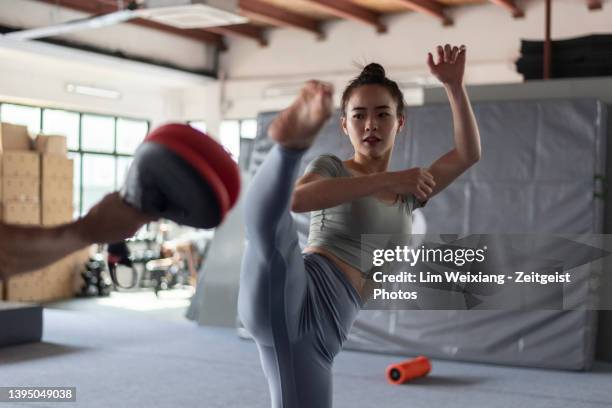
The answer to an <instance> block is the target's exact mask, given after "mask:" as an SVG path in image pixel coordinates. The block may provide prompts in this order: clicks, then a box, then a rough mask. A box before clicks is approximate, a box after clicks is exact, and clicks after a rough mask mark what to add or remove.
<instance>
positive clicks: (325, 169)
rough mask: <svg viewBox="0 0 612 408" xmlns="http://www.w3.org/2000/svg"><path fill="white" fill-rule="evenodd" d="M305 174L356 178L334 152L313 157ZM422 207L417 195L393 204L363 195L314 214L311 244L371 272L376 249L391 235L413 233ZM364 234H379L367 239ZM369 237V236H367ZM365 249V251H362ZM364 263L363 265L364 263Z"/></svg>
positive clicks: (311, 223) (311, 227) (312, 216)
mask: <svg viewBox="0 0 612 408" xmlns="http://www.w3.org/2000/svg"><path fill="white" fill-rule="evenodd" d="M305 173H317V174H320V175H322V176H325V177H352V174H351V173H350V172H349V171H348V170H347V169H346V167H345V166H344V164H343V163H342V161H341V160H340V159H339V158H338V157H336V156H333V155H322V156H319V157H317V158H316V159H315V160H313V161H312V162H311V163H310V164H309V165H308V167H306V170H305ZM420 206H421V203H420V202H419V201H418V200H417V199H416V198H415V197H414V196H413V195H409V196H405V197H402V198H401V199H398V200H397V201H396V202H395V203H393V204H389V203H384V202H382V201H380V200H378V199H377V198H375V197H362V198H359V199H357V200H354V201H351V202H348V203H343V204H340V205H337V206H335V207H331V208H325V209H322V210H317V211H312V212H311V213H310V231H309V234H308V246H318V247H324V248H325V249H327V250H328V251H330V252H331V253H333V254H334V255H336V256H337V257H338V258H340V259H341V260H343V261H344V262H346V263H348V264H349V265H351V266H352V267H354V268H355V269H357V270H359V271H361V272H362V273H363V274H364V275H366V276H368V275H369V274H370V269H371V264H370V265H368V264H369V262H368V261H367V260H368V259H371V256H372V250H373V249H374V248H376V247H379V248H380V247H383V248H384V247H385V246H386V245H388V244H389V243H390V242H388V241H385V242H381V241H380V240H381V239H383V240H386V239H387V237H388V235H390V234H404V235H405V234H410V233H411V230H412V211H413V210H414V209H416V208H418V207H420ZM362 234H377V235H375V236H368V237H367V239H364V241H363V243H364V245H363V246H362ZM363 238H366V237H363ZM362 251H363V253H362ZM362 263H363V265H362Z"/></svg>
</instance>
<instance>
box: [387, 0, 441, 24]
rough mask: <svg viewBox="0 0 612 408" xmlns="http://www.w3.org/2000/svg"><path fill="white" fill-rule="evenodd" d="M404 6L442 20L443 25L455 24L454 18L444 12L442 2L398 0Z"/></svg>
mask: <svg viewBox="0 0 612 408" xmlns="http://www.w3.org/2000/svg"><path fill="white" fill-rule="evenodd" d="M397 2H398V3H400V4H401V5H402V6H404V7H406V8H408V9H410V10H412V11H416V12H419V13H424V14H429V15H430V16H432V17H435V18H437V19H438V20H440V21H441V22H442V25H445V26H449V25H453V20H452V19H451V18H450V17H448V16H446V15H445V14H444V9H443V7H442V6H441V5H440V3H438V2H435V1H432V0H397Z"/></svg>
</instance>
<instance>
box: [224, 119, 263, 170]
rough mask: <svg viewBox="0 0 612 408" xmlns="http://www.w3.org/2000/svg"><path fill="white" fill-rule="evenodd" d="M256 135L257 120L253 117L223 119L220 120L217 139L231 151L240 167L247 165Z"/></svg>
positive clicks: (243, 167)
mask: <svg viewBox="0 0 612 408" xmlns="http://www.w3.org/2000/svg"><path fill="white" fill-rule="evenodd" d="M256 136H257V120H255V119H240V120H224V121H223V122H221V127H220V129H219V141H220V142H221V144H222V145H223V146H224V147H225V148H226V149H227V150H228V151H229V152H230V153H231V155H232V156H233V158H234V160H236V161H237V162H238V163H239V164H240V167H241V168H242V169H246V168H247V167H248V164H249V160H250V158H251V152H252V151H253V145H254V142H255V137H256Z"/></svg>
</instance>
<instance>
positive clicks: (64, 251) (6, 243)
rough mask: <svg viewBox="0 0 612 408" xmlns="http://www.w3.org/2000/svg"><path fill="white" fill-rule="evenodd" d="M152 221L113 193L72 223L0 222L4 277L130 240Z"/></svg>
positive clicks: (0, 262)
mask: <svg viewBox="0 0 612 408" xmlns="http://www.w3.org/2000/svg"><path fill="white" fill-rule="evenodd" d="M151 220H152V219H151V218H150V217H147V216H146V215H144V214H142V213H140V212H139V211H137V210H135V209H133V208H132V207H130V206H128V205H127V204H125V203H124V202H123V201H122V200H121V198H120V197H119V195H118V194H117V193H113V194H109V195H107V196H106V197H104V198H103V199H102V200H101V201H100V202H99V203H98V204H96V205H95V206H94V207H93V208H92V209H91V210H90V211H89V212H88V213H87V215H86V216H85V217H83V218H80V219H78V220H76V221H73V222H71V223H68V224H64V225H60V226H56V227H37V226H14V225H5V224H1V223H0V278H7V277H9V276H11V275H14V274H17V273H21V272H26V271H29V270H34V269H39V268H43V267H45V266H46V265H49V264H51V263H53V262H55V261H57V260H59V259H61V258H63V257H65V256H66V255H69V254H71V253H73V252H74V251H78V250H79V249H82V248H85V247H87V246H88V245H91V244H94V243H109V242H117V241H121V240H123V239H125V238H129V237H131V236H133V235H134V234H135V233H136V231H137V230H138V229H139V228H140V227H141V226H142V225H144V224H145V223H147V222H149V221H151Z"/></svg>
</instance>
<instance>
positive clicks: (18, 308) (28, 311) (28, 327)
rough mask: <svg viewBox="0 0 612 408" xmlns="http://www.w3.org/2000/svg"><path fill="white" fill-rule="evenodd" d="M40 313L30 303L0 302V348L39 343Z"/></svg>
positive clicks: (41, 322)
mask: <svg viewBox="0 0 612 408" xmlns="http://www.w3.org/2000/svg"><path fill="white" fill-rule="evenodd" d="M42 311H43V308H42V306H39V305H34V304H30V303H13V302H0V347H3V346H9V345H15V344H23V343H31V342H35V341H40V339H41V337H42V330H43V318H42V315H43V313H42Z"/></svg>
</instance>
